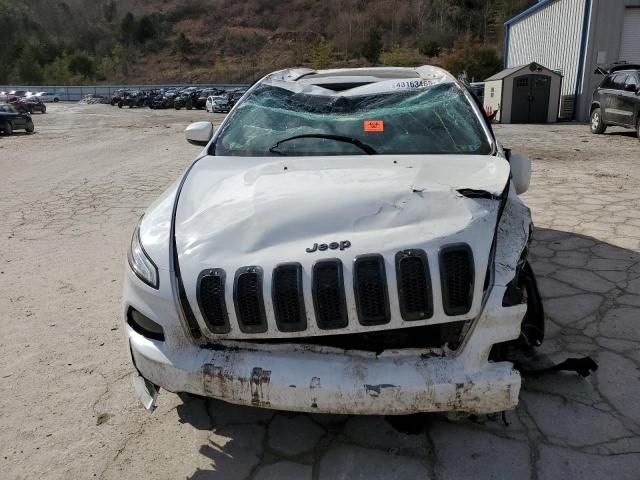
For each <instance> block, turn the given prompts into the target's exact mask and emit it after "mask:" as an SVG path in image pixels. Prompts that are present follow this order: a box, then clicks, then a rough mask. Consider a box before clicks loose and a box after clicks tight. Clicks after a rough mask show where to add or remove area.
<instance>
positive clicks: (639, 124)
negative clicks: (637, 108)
mask: <svg viewBox="0 0 640 480" xmlns="http://www.w3.org/2000/svg"><path fill="white" fill-rule="evenodd" d="M638 117H639V118H638V124H637V125H636V135H637V136H638V140H640V115H638Z"/></svg>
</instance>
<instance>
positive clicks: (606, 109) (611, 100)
mask: <svg viewBox="0 0 640 480" xmlns="http://www.w3.org/2000/svg"><path fill="white" fill-rule="evenodd" d="M616 75H617V74H615V73H614V74H611V75H609V76H607V78H605V80H604V82H602V85H600V108H601V110H602V118H603V119H604V121H605V122H607V123H611V122H615V121H616V107H615V96H616V93H617V91H616V88H615V78H616Z"/></svg>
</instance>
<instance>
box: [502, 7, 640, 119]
mask: <svg viewBox="0 0 640 480" xmlns="http://www.w3.org/2000/svg"><path fill="white" fill-rule="evenodd" d="M639 12H640V0H541V1H540V2H539V3H537V4H536V5H534V6H533V7H531V8H529V9H528V10H526V11H525V12H523V13H521V14H520V15H517V16H516V17H514V18H512V19H511V20H509V21H507V22H506V23H505V55H504V58H505V68H511V67H515V66H519V65H526V64H528V63H531V62H536V63H539V64H542V65H545V66H546V67H548V68H550V69H552V70H556V71H558V72H559V73H561V74H562V75H563V77H564V80H563V82H562V92H561V96H562V98H561V102H560V112H559V116H560V117H561V118H566V119H571V118H575V119H577V120H582V121H586V120H588V118H589V114H590V106H591V105H590V103H591V94H592V93H593V91H594V90H595V88H596V87H597V86H598V84H599V83H600V81H601V80H602V76H601V75H596V74H594V73H593V72H594V70H595V68H596V67H597V66H606V65H609V64H610V63H613V62H615V61H618V60H626V61H628V62H640V58H637V57H636V55H639V56H640V47H638V43H637V40H636V39H637V38H638V37H640V33H639V32H640V13H639ZM623 54H624V56H625V57H626V58H623V57H622V55H623Z"/></svg>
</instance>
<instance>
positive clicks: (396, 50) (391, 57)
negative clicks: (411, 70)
mask: <svg viewBox="0 0 640 480" xmlns="http://www.w3.org/2000/svg"><path fill="white" fill-rule="evenodd" d="M380 63H381V64H382V65H389V66H394V67H414V66H416V65H420V64H422V63H424V62H422V59H421V58H420V57H419V56H418V55H416V53H415V51H414V50H410V49H408V48H403V47H400V46H398V45H396V46H395V47H393V48H392V49H391V50H389V51H387V52H382V54H381V55H380Z"/></svg>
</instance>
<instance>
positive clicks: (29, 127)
mask: <svg viewBox="0 0 640 480" xmlns="http://www.w3.org/2000/svg"><path fill="white" fill-rule="evenodd" d="M35 129H36V127H35V125H34V124H33V121H32V120H29V121H28V122H27V126H26V127H25V130H26V131H27V133H33V131H34V130H35Z"/></svg>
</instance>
